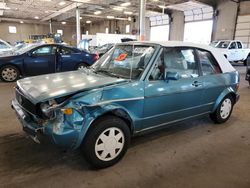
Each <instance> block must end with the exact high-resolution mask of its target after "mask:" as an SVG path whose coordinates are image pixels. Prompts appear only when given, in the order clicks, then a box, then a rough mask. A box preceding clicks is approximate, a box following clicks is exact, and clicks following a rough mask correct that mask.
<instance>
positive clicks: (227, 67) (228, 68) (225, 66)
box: [120, 41, 235, 73]
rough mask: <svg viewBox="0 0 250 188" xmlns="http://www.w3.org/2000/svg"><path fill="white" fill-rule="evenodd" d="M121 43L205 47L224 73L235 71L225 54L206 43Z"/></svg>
mask: <svg viewBox="0 0 250 188" xmlns="http://www.w3.org/2000/svg"><path fill="white" fill-rule="evenodd" d="M120 44H138V45H140V44H141V45H143V44H145V45H150V44H151V45H160V46H163V47H192V48H198V49H203V50H206V51H209V52H211V53H212V54H213V56H214V57H215V59H216V60H217V62H218V64H219V66H220V68H221V70H222V72H223V73H225V72H233V71H235V69H234V68H233V66H232V65H231V64H230V63H229V61H228V60H227V59H226V58H225V57H224V55H223V54H222V53H221V51H219V50H218V49H217V48H215V47H212V46H209V45H205V44H196V43H191V42H182V41H166V42H157V41H156V42H154V41H131V42H126V43H120Z"/></svg>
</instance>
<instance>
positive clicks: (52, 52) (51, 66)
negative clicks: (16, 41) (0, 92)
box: [0, 44, 99, 82]
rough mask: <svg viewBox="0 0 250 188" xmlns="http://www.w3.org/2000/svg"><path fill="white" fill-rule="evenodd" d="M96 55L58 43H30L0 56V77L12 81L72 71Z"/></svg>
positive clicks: (95, 57)
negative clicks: (12, 52) (9, 53)
mask: <svg viewBox="0 0 250 188" xmlns="http://www.w3.org/2000/svg"><path fill="white" fill-rule="evenodd" d="M98 58H99V57H98V55H96V54H90V53H88V52H86V51H81V50H79V49H77V48H73V47H68V46H64V45H60V44H44V45H30V46H27V47H24V48H22V49H20V50H17V51H16V52H15V53H14V54H12V55H8V56H3V57H0V79H1V80H2V81H5V82H13V81H16V80H17V79H19V77H20V76H22V77H26V76H35V75H41V74H48V73H55V72H64V71H72V70H77V69H82V68H83V67H86V66H90V65H92V64H93V63H94V62H95V61H96V60H97V59H98Z"/></svg>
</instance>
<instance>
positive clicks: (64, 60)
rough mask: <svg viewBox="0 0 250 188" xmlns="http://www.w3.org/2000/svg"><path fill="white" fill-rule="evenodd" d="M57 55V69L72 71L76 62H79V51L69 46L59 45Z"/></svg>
mask: <svg viewBox="0 0 250 188" xmlns="http://www.w3.org/2000/svg"><path fill="white" fill-rule="evenodd" d="M60 49H61V50H60V53H59V57H58V67H59V68H58V69H57V71H62V72H63V71H72V70H76V67H77V64H78V63H80V62H81V53H80V51H79V52H77V51H74V50H73V49H71V48H67V47H64V46H61V48H60Z"/></svg>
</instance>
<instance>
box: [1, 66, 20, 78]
mask: <svg viewBox="0 0 250 188" xmlns="http://www.w3.org/2000/svg"><path fill="white" fill-rule="evenodd" d="M2 78H3V79H4V80H6V81H13V80H15V79H16V78H17V71H16V70H15V69H13V68H10V67H6V68H4V69H3V71H2Z"/></svg>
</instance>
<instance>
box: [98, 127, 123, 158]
mask: <svg viewBox="0 0 250 188" xmlns="http://www.w3.org/2000/svg"><path fill="white" fill-rule="evenodd" d="M124 141H125V140H124V134H123V132H122V130H121V129H119V128H116V127H111V128H108V129H106V130H105V131H103V132H102V134H100V136H99V137H98V138H97V140H96V143H95V154H96V156H97V157H98V158H99V159H100V160H102V161H110V160H113V159H115V158H116V157H117V156H118V155H119V154H120V153H121V151H122V149H123V147H124Z"/></svg>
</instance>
